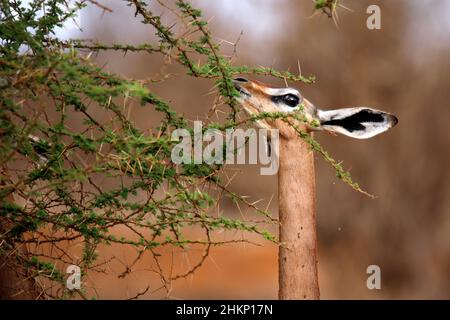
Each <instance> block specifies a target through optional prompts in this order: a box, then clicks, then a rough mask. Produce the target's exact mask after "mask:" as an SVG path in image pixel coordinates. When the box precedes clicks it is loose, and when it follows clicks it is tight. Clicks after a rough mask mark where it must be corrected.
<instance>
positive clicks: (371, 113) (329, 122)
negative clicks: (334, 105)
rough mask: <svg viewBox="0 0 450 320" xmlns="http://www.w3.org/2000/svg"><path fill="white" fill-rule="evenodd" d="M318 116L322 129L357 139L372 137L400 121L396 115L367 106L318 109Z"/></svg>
mask: <svg viewBox="0 0 450 320" xmlns="http://www.w3.org/2000/svg"><path fill="white" fill-rule="evenodd" d="M318 117H319V120H320V124H321V129H323V130H327V131H331V132H337V133H341V134H343V135H346V136H349V137H352V138H356V139H368V138H371V137H373V136H376V135H377V134H380V133H382V132H384V131H387V130H389V129H390V128H392V127H394V126H395V125H396V124H397V123H398V119H397V118H396V117H395V116H394V115H392V114H389V113H386V112H383V111H379V110H376V109H372V108H366V107H360V108H344V109H337V110H328V111H322V110H318Z"/></svg>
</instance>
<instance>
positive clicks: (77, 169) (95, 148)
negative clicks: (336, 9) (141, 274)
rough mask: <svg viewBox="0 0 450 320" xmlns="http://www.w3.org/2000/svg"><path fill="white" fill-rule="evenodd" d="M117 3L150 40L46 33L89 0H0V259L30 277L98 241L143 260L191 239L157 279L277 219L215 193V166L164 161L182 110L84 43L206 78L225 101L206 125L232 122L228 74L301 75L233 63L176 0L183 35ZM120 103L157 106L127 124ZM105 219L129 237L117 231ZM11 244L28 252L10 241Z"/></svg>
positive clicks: (220, 185) (198, 17)
mask: <svg viewBox="0 0 450 320" xmlns="http://www.w3.org/2000/svg"><path fill="white" fill-rule="evenodd" d="M126 2H127V3H128V5H129V6H131V7H133V8H134V10H135V12H136V15H137V16H138V17H139V18H140V19H141V20H142V23H144V24H147V25H149V27H150V28H152V29H153V30H154V31H155V33H156V35H157V37H158V42H157V43H155V44H150V43H145V44H142V45H130V44H112V45H108V44H104V43H98V42H89V41H85V40H79V39H78V40H77V39H73V40H70V41H61V40H59V39H58V38H56V37H55V35H54V33H55V30H56V28H58V27H62V25H63V23H64V22H65V21H67V20H68V19H70V18H71V17H73V15H74V14H75V13H76V12H77V10H80V9H81V8H83V7H85V6H87V5H91V6H98V7H99V8H100V9H101V10H107V8H106V7H103V6H101V5H100V4H98V3H97V2H96V1H86V0H85V1H79V2H77V4H76V6H75V7H74V8H72V9H68V8H67V7H66V1H65V0H34V1H31V2H30V4H29V5H24V4H22V3H21V1H6V0H1V1H0V3H1V4H2V8H1V11H0V15H1V16H0V19H1V28H0V41H1V46H0V104H1V108H0V136H1V144H0V163H1V177H0V204H1V207H0V219H1V221H2V223H1V226H2V230H1V236H0V242H1V243H2V245H1V246H0V255H2V256H4V257H6V256H10V255H16V256H17V259H12V260H11V259H10V260H9V261H10V263H13V264H14V263H19V264H22V265H26V266H27V268H29V270H30V272H31V273H32V275H33V276H41V277H42V276H44V277H46V279H47V280H49V281H50V282H51V281H55V282H58V283H61V284H62V283H63V280H64V277H63V275H64V267H65V266H67V265H68V264H76V265H79V266H80V267H82V270H83V274H86V272H87V271H88V270H91V269H93V270H95V269H96V268H98V265H95V263H96V261H97V260H98V259H97V258H98V253H97V250H96V249H97V247H98V246H99V245H112V244H115V245H117V244H119V245H129V246H133V247H135V248H136V250H137V252H138V257H141V255H142V254H143V253H145V252H149V253H150V254H152V255H153V257H154V259H155V261H157V260H158V257H159V256H160V253H158V251H157V250H158V249H160V248H163V247H165V246H175V247H180V248H188V247H189V246H193V245H202V246H204V248H205V251H204V254H203V255H202V258H201V259H200V261H198V262H197V263H196V264H195V265H194V266H193V267H192V268H191V269H190V270H188V271H187V272H184V273H181V274H178V275H171V276H170V277H167V276H164V275H163V274H162V271H161V278H162V279H163V280H164V282H170V281H172V280H175V279H178V278H181V277H185V276H187V275H189V274H191V273H192V272H194V271H195V270H196V269H197V268H198V267H199V266H201V264H202V263H203V261H204V260H205V258H206V257H207V255H208V252H209V249H210V247H211V246H215V245H222V244H225V243H230V242H242V241H246V240H245V238H243V239H238V240H227V241H219V240H217V239H216V238H215V237H214V235H213V233H214V231H215V230H227V231H242V232H249V233H255V234H259V235H261V237H263V238H264V239H267V240H270V241H274V242H276V239H275V237H274V236H273V235H271V234H270V232H268V231H267V230H266V229H265V227H264V225H267V224H273V223H276V222H277V221H276V219H274V218H272V217H271V215H270V213H269V212H267V211H265V210H263V209H260V208H258V207H256V206H255V205H254V204H253V203H250V202H248V201H247V200H246V198H245V197H243V196H240V195H237V194H236V193H234V192H232V191H231V190H228V188H227V183H226V182H224V181H222V180H223V179H222V177H221V174H220V173H221V170H222V167H221V166H219V165H207V164H199V165H175V164H174V163H172V162H171V161H170V153H171V149H172V147H173V145H174V143H175V142H174V141H172V140H171V132H172V131H173V130H175V129H178V128H187V129H191V128H190V125H189V123H188V121H187V120H186V119H184V117H183V116H181V115H180V114H178V113H177V112H176V111H175V110H173V109H172V108H171V107H170V105H169V103H168V102H166V101H164V100H162V99H161V98H159V97H158V96H156V95H155V94H154V93H152V92H151V91H150V90H149V89H148V86H147V83H145V82H144V81H138V80H128V79H125V78H123V77H121V76H119V75H116V74H113V73H111V72H107V71H105V70H103V69H102V68H101V67H99V66H97V65H96V64H95V63H93V62H92V61H91V60H90V56H89V55H88V56H85V55H83V51H86V50H89V51H100V50H111V51H112V50H114V51H121V52H124V53H126V52H131V51H133V52H146V53H148V54H159V55H161V57H162V58H163V57H170V58H171V60H172V61H176V62H177V63H179V64H180V65H181V66H183V67H184V68H185V70H186V73H187V74H188V75H190V76H192V77H196V78H206V79H212V80H213V81H214V83H215V86H216V88H217V90H218V96H219V99H221V102H222V103H224V104H226V105H227V106H229V116H228V119H227V120H226V123H222V124H220V123H210V124H209V127H211V128H213V127H214V128H219V129H225V128H232V127H235V126H237V125H242V124H243V123H242V121H239V120H238V119H237V113H238V109H237V106H236V101H235V99H234V97H235V96H236V95H237V92H236V90H235V88H234V86H233V84H232V78H233V77H234V75H236V74H258V75H268V76H272V77H277V78H281V79H284V80H291V81H303V82H305V83H311V82H313V80H314V79H313V78H312V77H309V78H305V77H303V76H301V75H295V74H292V73H290V72H279V71H277V70H274V69H272V68H266V67H248V66H235V65H233V64H232V61H231V59H229V58H227V57H225V56H224V55H222V54H221V53H220V50H221V48H220V45H219V44H217V43H215V42H214V41H213V37H212V35H211V32H210V31H209V29H208V26H207V22H206V21H205V20H203V19H202V14H201V12H200V11H199V10H198V9H196V8H194V7H192V6H191V5H190V4H189V3H188V2H186V1H178V2H176V9H168V8H167V7H165V8H166V9H167V10H173V12H174V13H175V14H176V15H177V16H178V17H179V19H180V22H182V23H183V24H184V26H185V28H186V32H185V33H184V34H189V36H188V37H187V36H178V35H177V34H175V32H174V31H173V30H172V28H171V26H168V25H165V24H164V23H163V22H162V20H161V16H160V15H157V14H154V13H153V12H152V11H151V10H150V8H149V6H148V5H147V4H146V3H145V2H144V1H140V0H128V1H126ZM316 5H317V3H316ZM43 11H44V12H45V14H44V15H42V14H41V12H43ZM195 61H201V62H199V63H197V62H195ZM130 103H134V104H139V105H141V106H142V107H144V108H154V109H155V110H156V111H157V112H159V113H160V114H161V116H162V117H161V123H160V125H159V126H158V127H156V128H153V130H148V131H143V130H141V129H139V128H138V127H137V126H136V125H135V124H134V123H133V122H132V121H130V119H129V118H128V115H127V111H126V110H127V105H128V104H130ZM263 117H272V118H283V119H284V120H285V121H287V122H289V121H291V120H289V119H288V118H286V117H285V116H284V115H282V114H262V115H258V116H255V117H250V118H248V119H247V120H246V122H247V123H251V122H253V121H256V120H258V119H260V118H263ZM74 119H77V120H74ZM80 119H81V121H80ZM300 120H302V121H305V120H304V119H303V118H302V119H300ZM289 123H290V122H289ZM292 125H293V126H295V125H294V124H292ZM206 129H208V127H205V128H204V130H206ZM298 133H299V136H300V137H301V138H302V139H304V140H305V141H306V142H308V143H309V144H310V145H311V147H312V148H313V149H314V150H316V151H318V152H319V153H320V154H322V155H323V156H324V158H325V160H326V161H329V162H330V163H331V164H332V165H333V166H334V168H335V169H336V171H337V175H338V177H339V178H341V179H343V180H344V181H345V182H347V183H348V184H350V185H351V186H352V187H353V188H355V189H356V190H358V191H362V190H361V189H360V188H359V187H358V186H357V185H356V184H354V183H353V182H352V181H351V179H350V176H349V175H348V173H347V172H345V171H344V170H343V169H342V167H341V166H340V164H339V163H337V162H336V161H335V160H333V159H332V158H331V157H330V156H329V155H328V154H327V153H326V151H324V150H323V149H322V147H321V146H320V145H319V144H318V143H317V142H316V141H314V140H313V139H312V138H311V137H310V136H309V135H307V134H305V133H304V132H302V131H301V130H298ZM30 137H32V139H30ZM104 180H107V183H106V184H105V183H102V181H104ZM162 190H163V191H162ZM223 196H226V197H228V198H230V199H231V200H232V201H233V202H235V203H240V204H241V205H242V204H243V205H244V206H247V207H249V208H251V209H253V210H254V211H255V212H256V213H257V214H259V215H260V216H261V219H260V220H247V221H243V220H241V219H231V218H227V217H223V216H221V214H220V210H219V201H220V199H221V198H222V197H223ZM118 227H123V228H125V229H126V230H128V231H129V232H130V233H131V234H132V235H133V236H130V237H128V238H125V237H118V236H117V232H116V230H117V228H118ZM195 227H196V228H200V229H202V230H203V232H204V236H203V237H202V238H200V239H198V237H190V236H189V235H188V234H187V233H186V230H188V229H192V228H195ZM73 243H77V244H82V246H83V250H82V254H81V256H80V257H79V258H75V257H74V256H71V254H70V253H69V252H68V251H67V250H66V249H65V248H66V247H67V244H73ZM24 244H26V245H27V247H28V248H29V249H30V250H28V251H26V252H25V251H20V250H17V248H19V247H20V246H23V245H24ZM32 248H34V249H32ZM39 248H44V249H42V250H38V249H39ZM11 261H12V262H11ZM13 267H14V265H13ZM131 267H132V266H129V267H127V270H128V269H131ZM127 273H129V270H128V271H127ZM41 285H42V290H43V294H42V295H41V296H42V297H43V298H45V297H67V296H68V292H67V291H65V290H64V289H63V290H62V291H61V290H60V291H55V290H52V286H51V285H48V286H46V285H43V284H41ZM79 294H80V296H81V297H83V298H85V297H86V296H85V295H84V293H83V292H81V291H80V292H79Z"/></svg>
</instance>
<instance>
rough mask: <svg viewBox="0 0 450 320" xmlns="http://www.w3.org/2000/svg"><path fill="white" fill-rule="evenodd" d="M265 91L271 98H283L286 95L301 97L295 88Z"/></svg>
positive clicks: (268, 89) (267, 89)
mask: <svg viewBox="0 0 450 320" xmlns="http://www.w3.org/2000/svg"><path fill="white" fill-rule="evenodd" d="M263 91H264V92H265V93H266V94H268V95H270V96H283V95H285V94H293V95H295V96H297V97H301V94H300V92H298V91H297V90H295V89H293V88H264V89H263Z"/></svg>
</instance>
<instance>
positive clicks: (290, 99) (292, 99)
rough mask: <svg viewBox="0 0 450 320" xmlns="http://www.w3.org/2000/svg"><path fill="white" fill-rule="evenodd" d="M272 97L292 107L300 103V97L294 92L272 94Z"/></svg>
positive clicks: (274, 100)
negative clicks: (278, 94)
mask: <svg viewBox="0 0 450 320" xmlns="http://www.w3.org/2000/svg"><path fill="white" fill-rule="evenodd" d="M271 99H272V101H273V102H274V103H276V104H279V103H282V104H285V105H287V106H288V107H291V108H295V107H296V106H298V104H299V103H300V98H299V97H297V96H296V95H294V94H292V93H288V94H284V95H281V96H272V98H271Z"/></svg>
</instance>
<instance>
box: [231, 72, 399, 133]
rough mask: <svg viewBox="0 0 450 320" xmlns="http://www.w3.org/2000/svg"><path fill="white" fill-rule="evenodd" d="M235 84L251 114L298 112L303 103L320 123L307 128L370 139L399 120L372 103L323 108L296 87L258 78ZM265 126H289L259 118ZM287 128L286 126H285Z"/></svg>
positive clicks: (243, 80) (307, 112)
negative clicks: (362, 105) (348, 106)
mask: <svg viewBox="0 0 450 320" xmlns="http://www.w3.org/2000/svg"><path fill="white" fill-rule="evenodd" d="M234 86H235V87H236V89H237V90H238V91H239V93H240V96H239V97H238V101H239V103H240V104H241V106H242V107H243V108H244V110H245V111H246V112H247V113H249V114H250V115H257V114H259V113H261V112H285V113H287V114H289V113H292V112H295V111H297V110H299V109H300V106H303V112H304V114H305V116H306V118H307V119H308V120H316V122H317V123H319V124H320V125H319V126H318V127H309V126H308V125H305V124H303V123H302V125H303V126H305V127H306V129H307V130H326V131H330V132H337V133H341V134H344V135H346V136H349V137H352V138H356V139H367V138H370V137H373V136H375V135H377V134H380V133H382V132H384V131H387V130H389V129H390V128H392V127H394V126H395V125H396V124H397V123H398V119H397V118H396V117H395V116H394V115H392V114H389V113H386V112H383V111H380V110H376V109H373V108H368V107H357V108H343V109H336V110H326V111H323V110H319V109H317V108H316V107H315V106H314V105H313V104H312V103H311V102H309V101H308V100H307V99H305V98H303V96H302V95H301V94H300V92H299V91H298V90H296V89H294V88H272V87H270V86H268V85H266V84H263V83H261V82H258V81H249V80H247V79H244V78H236V79H235V80H234ZM257 124H258V125H259V126H260V127H263V128H268V129H269V128H278V129H280V128H281V127H285V125H286V124H285V123H284V124H282V123H281V122H280V121H278V120H275V121H270V120H258V121H257ZM283 130H284V131H285V132H286V128H283Z"/></svg>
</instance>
